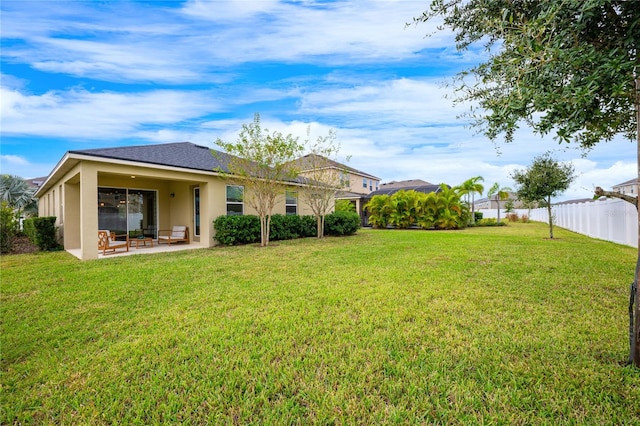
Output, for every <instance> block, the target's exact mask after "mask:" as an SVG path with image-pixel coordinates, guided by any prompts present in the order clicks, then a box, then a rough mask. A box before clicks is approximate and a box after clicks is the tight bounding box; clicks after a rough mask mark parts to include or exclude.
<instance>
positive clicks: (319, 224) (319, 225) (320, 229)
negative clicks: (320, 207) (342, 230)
mask: <svg viewBox="0 0 640 426" xmlns="http://www.w3.org/2000/svg"><path fill="white" fill-rule="evenodd" d="M316 230H317V232H318V235H317V237H318V238H322V237H324V232H323V231H324V229H323V226H322V215H321V214H319V215H317V216H316Z"/></svg>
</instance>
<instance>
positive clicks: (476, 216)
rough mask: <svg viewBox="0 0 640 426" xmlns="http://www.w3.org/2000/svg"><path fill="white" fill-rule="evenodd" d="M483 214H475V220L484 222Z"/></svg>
mask: <svg viewBox="0 0 640 426" xmlns="http://www.w3.org/2000/svg"><path fill="white" fill-rule="evenodd" d="M482 215H483V213H482V212H473V218H474V219H475V221H476V222H479V221H481V220H482Z"/></svg>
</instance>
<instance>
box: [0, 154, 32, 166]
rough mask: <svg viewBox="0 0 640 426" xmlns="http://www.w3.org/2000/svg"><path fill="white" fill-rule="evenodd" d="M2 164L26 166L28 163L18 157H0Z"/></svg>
mask: <svg viewBox="0 0 640 426" xmlns="http://www.w3.org/2000/svg"><path fill="white" fill-rule="evenodd" d="M0 158H1V159H2V163H3V164H4V163H6V164H11V165H15V166H26V165H28V164H29V162H28V161H27V160H26V159H25V158H24V157H21V156H19V155H0Z"/></svg>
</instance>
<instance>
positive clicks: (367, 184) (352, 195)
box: [296, 154, 380, 224]
mask: <svg viewBox="0 0 640 426" xmlns="http://www.w3.org/2000/svg"><path fill="white" fill-rule="evenodd" d="M312 156H316V155H315V154H308V155H305V156H304V157H301V158H299V159H298V160H296V164H297V166H298V167H300V176H303V177H307V178H310V179H313V177H314V168H313V166H315V167H318V165H321V166H322V167H324V168H326V169H328V171H329V172H330V173H333V174H334V175H335V176H334V177H333V179H329V180H330V181H332V182H340V184H341V185H340V186H341V188H340V190H339V191H337V193H336V196H335V198H336V200H348V201H350V202H351V203H352V204H353V205H354V206H355V209H356V212H357V213H358V214H359V215H360V217H361V218H364V210H363V207H364V204H365V202H366V201H367V197H368V194H369V193H370V192H372V191H377V190H378V188H379V186H380V178H379V177H376V176H373V175H371V174H369V173H366V172H363V171H361V170H358V169H354V168H353V167H349V166H347V165H345V164H342V163H339V162H337V161H334V160H331V159H329V158H326V157H320V156H316V157H317V158H310V157H312ZM363 224H364V219H363Z"/></svg>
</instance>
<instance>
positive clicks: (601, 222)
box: [479, 198, 638, 247]
mask: <svg viewBox="0 0 640 426" xmlns="http://www.w3.org/2000/svg"><path fill="white" fill-rule="evenodd" d="M479 211H481V212H482V214H483V217H484V218H495V217H496V216H497V212H496V209H483V210H479ZM515 213H517V214H518V215H519V216H521V215H523V214H525V215H529V219H531V220H535V221H537V222H548V221H549V220H548V215H547V209H546V208H545V209H531V210H526V209H518V210H516V211H515ZM551 214H552V215H553V216H554V224H555V225H557V226H559V227H561V228H565V229H568V230H570V231H573V232H577V233H579V234H584V235H588V236H590V237H593V238H599V239H601V240H607V241H613V242H614V243H618V244H624V245H627V246H632V247H638V211H637V210H636V208H635V207H634V206H633V205H631V203H627V202H626V201H623V200H620V199H618V198H605V199H600V200H597V201H589V202H584V203H572V204H558V205H555V206H553V208H552V211H551ZM506 217H507V213H506V212H505V211H504V210H501V211H500V219H501V220H502V219H503V218H506Z"/></svg>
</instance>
